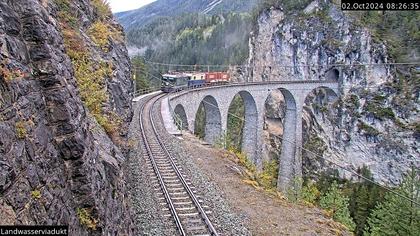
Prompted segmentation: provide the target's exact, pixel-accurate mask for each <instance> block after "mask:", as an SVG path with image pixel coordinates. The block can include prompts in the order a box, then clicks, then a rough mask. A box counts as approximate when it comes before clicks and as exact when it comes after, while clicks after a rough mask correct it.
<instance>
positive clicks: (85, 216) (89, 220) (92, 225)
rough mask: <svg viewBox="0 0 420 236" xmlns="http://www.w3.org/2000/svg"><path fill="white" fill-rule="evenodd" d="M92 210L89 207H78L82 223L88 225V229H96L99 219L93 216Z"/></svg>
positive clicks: (78, 214) (77, 211)
mask: <svg viewBox="0 0 420 236" xmlns="http://www.w3.org/2000/svg"><path fill="white" fill-rule="evenodd" d="M91 211H92V210H90V209H87V208H77V210H76V213H77V216H78V218H79V222H80V224H81V225H84V226H86V227H87V228H88V229H92V230H96V226H97V224H98V220H96V219H95V218H93V217H92V215H91Z"/></svg>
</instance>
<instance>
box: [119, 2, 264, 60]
mask: <svg viewBox="0 0 420 236" xmlns="http://www.w3.org/2000/svg"><path fill="white" fill-rule="evenodd" d="M258 2H259V1H257V0H247V1H238V0H235V1H207V0H202V1H182V3H179V1H167V0H160V1H156V2H154V3H152V4H150V5H147V6H145V7H143V8H140V9H138V10H134V11H130V12H125V13H118V14H117V17H118V20H119V21H120V22H121V23H122V24H123V26H124V28H125V29H126V32H127V43H128V49H129V53H130V55H131V56H143V57H144V58H145V59H146V60H150V61H158V62H165V63H174V64H193V65H195V64H222V65H228V64H241V63H243V62H244V61H245V60H246V59H247V58H248V41H249V36H250V32H251V28H252V21H253V20H252V11H253V10H255V8H256V7H257V3H258ZM175 6H176V7H175Z"/></svg>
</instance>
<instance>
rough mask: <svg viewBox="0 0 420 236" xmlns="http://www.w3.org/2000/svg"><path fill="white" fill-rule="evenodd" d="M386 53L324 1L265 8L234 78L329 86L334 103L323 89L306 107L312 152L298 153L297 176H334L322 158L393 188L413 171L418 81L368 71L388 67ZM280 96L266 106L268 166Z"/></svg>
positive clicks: (409, 74)
mask: <svg viewBox="0 0 420 236" xmlns="http://www.w3.org/2000/svg"><path fill="white" fill-rule="evenodd" d="M387 49H388V45H387V44H386V42H384V41H382V40H381V39H378V38H375V37H374V35H372V33H371V31H370V30H369V29H367V28H364V27H363V26H362V24H360V23H359V22H357V21H356V20H355V19H353V18H352V17H350V16H349V15H346V14H345V13H343V12H342V11H341V10H339V8H338V6H335V5H334V4H331V3H330V2H329V1H314V2H312V3H311V4H310V5H309V6H308V7H306V9H305V10H304V11H302V12H299V13H294V14H286V13H285V12H283V11H282V10H280V9H275V8H271V9H268V10H265V11H263V12H262V13H261V14H260V15H259V17H258V22H257V25H256V27H255V30H254V32H253V34H252V38H251V40H250V58H249V68H250V69H249V70H242V71H239V70H238V71H236V74H237V76H238V77H240V78H241V79H242V80H253V81H269V80H317V79H328V80H337V81H338V82H339V83H340V86H341V93H340V94H339V98H338V100H337V99H336V100H334V96H330V95H329V93H327V92H328V91H326V90H323V89H320V90H316V91H314V92H313V93H312V95H311V96H309V97H308V98H307V100H306V107H305V114H304V116H303V117H302V119H303V124H304V127H303V133H304V148H306V149H308V150H311V151H312V152H313V153H312V152H307V151H304V152H303V163H304V174H306V175H310V176H314V177H316V176H317V175H318V174H319V173H320V172H322V171H327V170H329V169H336V167H335V166H334V165H331V163H329V162H327V161H325V160H323V159H322V158H320V157H319V156H317V155H322V156H323V157H324V158H325V159H327V160H332V161H334V162H336V163H339V164H341V165H344V166H346V167H349V168H352V169H357V168H358V167H362V166H363V165H367V166H368V167H369V168H370V170H371V171H372V173H373V175H374V177H375V179H377V180H379V181H381V182H383V183H389V184H396V183H397V182H398V181H399V180H400V179H401V174H402V173H404V172H405V171H406V170H407V169H408V168H409V167H410V165H415V166H417V167H420V160H419V158H418V157H419V150H418V143H419V115H418V112H419V109H420V107H419V104H420V103H419V87H418V78H419V76H418V68H417V70H416V68H414V67H407V66H405V67H403V66H394V65H379V66H378V65H370V66H369V64H383V63H389V62H393V61H394V60H393V58H391V57H390V55H389V53H388V50H387ZM340 64H345V65H354V66H343V65H340ZM416 81H417V82H416ZM281 96H282V95H281V94H280V95H277V97H280V98H277V99H274V100H273V99H272V98H270V99H269V100H268V102H267V104H266V106H267V118H266V122H265V123H266V125H265V127H266V136H267V140H266V148H265V150H266V151H265V152H266V153H267V155H270V158H271V159H272V158H273V155H274V156H276V155H275V154H276V153H279V152H280V151H281V150H280V147H281V136H282V133H283V130H282V128H281V125H280V126H279V125H278V123H280V124H281V119H282V117H283V116H282V113H281V109H280V110H279V109H278V106H280V105H281V104H280V103H281V101H282V98H281ZM275 101H277V102H275ZM333 101H335V102H333ZM276 123H277V125H276ZM270 127H271V128H270ZM272 127H274V128H272ZM284 132H287V130H285V131H284ZM280 165H281V163H280ZM339 171H340V173H341V175H342V176H344V177H350V176H349V175H348V173H346V172H343V171H342V170H340V169H339Z"/></svg>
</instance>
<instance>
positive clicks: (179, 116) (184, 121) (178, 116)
mask: <svg viewBox="0 0 420 236" xmlns="http://www.w3.org/2000/svg"><path fill="white" fill-rule="evenodd" d="M174 113H175V114H174V115H175V116H174V119H175V124H176V125H177V126H178V129H181V130H188V118H187V113H185V109H184V106H182V105H181V104H178V105H176V107H175V109H174Z"/></svg>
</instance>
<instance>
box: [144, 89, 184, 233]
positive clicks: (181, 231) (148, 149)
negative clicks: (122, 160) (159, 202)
mask: <svg viewBox="0 0 420 236" xmlns="http://www.w3.org/2000/svg"><path fill="white" fill-rule="evenodd" d="M158 96H159V95H156V96H153V97H152V98H151V99H153V98H155V97H158ZM147 103H149V101H146V102H144V103H143V104H142V106H141V108H140V129H141V133H142V137H143V141H144V144H145V146H146V150H147V155H148V156H149V159H150V161H151V162H152V165H153V170H154V172H155V174H156V176H157V178H158V179H159V184H160V187H161V189H162V191H163V194H164V196H165V200H166V202H167V203H168V205H169V209H170V211H171V213H172V217H173V218H174V220H175V224H176V226H177V228H178V230H179V232H180V233H181V235H182V236H185V235H186V233H185V230H184V228H183V227H182V224H181V220H180V219H179V217H178V214H177V213H176V209H175V206H174V204H173V202H172V199H171V197H170V195H169V192H168V189H167V188H166V186H165V183H164V182H163V178H162V175H161V174H160V171H159V169H158V167H157V165H156V162H155V159H154V158H153V153H152V150H151V149H150V146H149V143H148V139H147V136H146V131H145V129H144V125H143V118H144V117H143V111H144V109H145V107H146V104H147ZM153 105H154V103H153V104H152V108H153ZM152 108H151V109H150V110H152ZM149 116H150V111H149Z"/></svg>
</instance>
